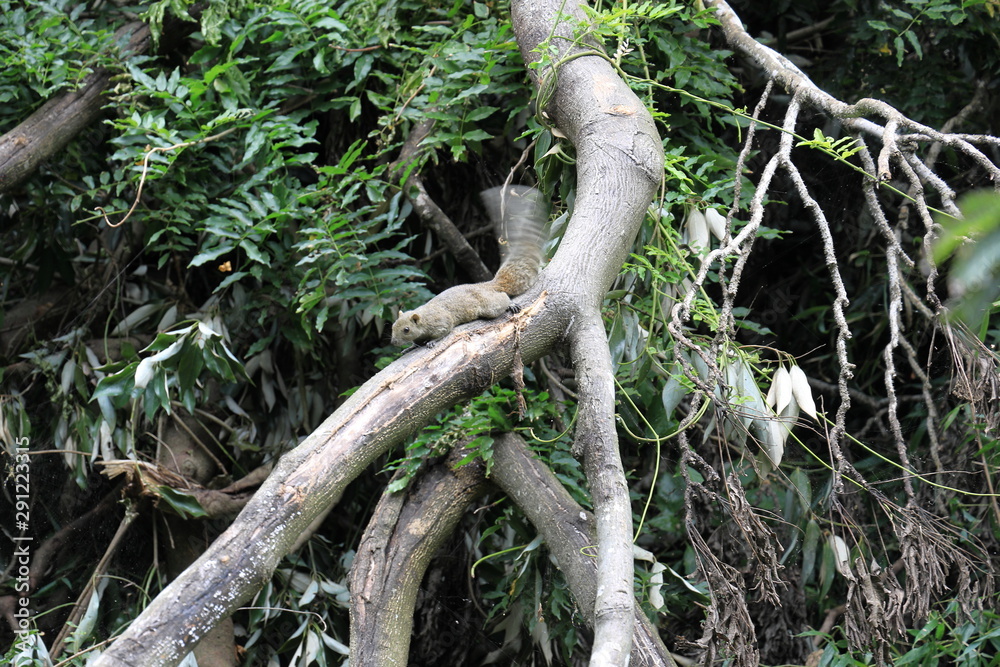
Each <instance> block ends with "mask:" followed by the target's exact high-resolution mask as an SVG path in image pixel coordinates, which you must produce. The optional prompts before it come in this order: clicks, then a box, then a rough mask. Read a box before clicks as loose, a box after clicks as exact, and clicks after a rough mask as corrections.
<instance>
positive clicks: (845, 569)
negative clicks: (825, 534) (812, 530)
mask: <svg viewBox="0 0 1000 667" xmlns="http://www.w3.org/2000/svg"><path fill="white" fill-rule="evenodd" d="M829 544H830V549H831V550H832V551H833V564H834V566H835V567H836V568H837V572H840V573H841V574H842V575H844V576H845V577H847V576H850V572H851V550H850V549H848V548H847V542H845V541H844V538H842V537H841V536H840V535H830V539H829Z"/></svg>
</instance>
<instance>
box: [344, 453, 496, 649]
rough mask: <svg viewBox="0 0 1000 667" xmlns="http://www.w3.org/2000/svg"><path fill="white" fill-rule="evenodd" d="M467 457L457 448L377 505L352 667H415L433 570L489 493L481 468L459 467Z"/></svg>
mask: <svg viewBox="0 0 1000 667" xmlns="http://www.w3.org/2000/svg"><path fill="white" fill-rule="evenodd" d="M468 453H469V452H468V450H466V449H465V448H463V447H456V448H455V449H454V450H452V452H451V454H449V455H448V457H447V459H446V461H445V463H444V464H443V465H436V466H433V467H432V468H430V469H429V470H427V471H426V472H425V473H424V474H423V475H421V476H420V477H419V478H418V479H417V481H416V482H415V483H414V484H413V485H412V488H409V489H407V490H405V491H400V492H398V493H385V494H383V495H382V499H381V500H379V503H378V506H377V507H376V508H375V513H374V515H373V516H372V519H371V521H370V522H369V523H368V527H367V528H366V529H365V534H364V536H363V537H362V538H361V544H360V545H359V546H358V551H357V555H356V556H355V558H354V565H353V566H352V567H351V583H350V588H351V665H353V666H354V667H391V666H394V665H399V666H400V667H405V666H406V665H407V664H409V663H408V657H409V648H410V634H411V632H412V630H413V609H414V605H415V604H416V600H417V592H418V591H419V589H420V583H421V581H422V580H423V578H424V573H425V572H426V571H427V566H428V564H429V563H430V561H431V558H432V557H433V556H434V553H435V552H436V551H437V550H438V548H439V547H440V546H441V545H442V544H444V541H445V540H446V539H447V538H448V537H449V536H450V535H451V534H452V533H453V532H454V530H455V527H456V526H457V525H458V522H459V520H460V519H461V518H462V516H463V515H464V514H465V510H466V508H467V507H468V505H469V503H470V502H472V501H473V500H474V499H475V498H476V497H478V496H479V495H480V494H481V493H482V492H483V490H484V489H485V487H486V486H487V484H486V477H485V475H484V472H485V471H484V468H485V466H484V465H483V463H482V461H474V462H472V463H469V464H468V465H464V466H461V467H457V468H456V467H455V466H456V465H457V464H458V462H459V461H461V460H462V458H464V457H465V456H466V455H467V454H468Z"/></svg>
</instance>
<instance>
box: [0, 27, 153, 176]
mask: <svg viewBox="0 0 1000 667" xmlns="http://www.w3.org/2000/svg"><path fill="white" fill-rule="evenodd" d="M115 38H116V39H117V40H119V41H122V40H127V42H126V43H125V45H124V46H123V51H124V52H126V53H129V54H137V53H142V52H144V51H145V50H146V48H147V47H148V46H149V27H148V26H147V25H146V24H145V23H142V22H140V21H134V22H132V23H129V24H128V25H126V26H125V27H123V28H121V29H120V30H118V32H117V33H115ZM111 77H112V72H111V71H110V70H107V69H105V68H103V67H102V68H100V69H98V70H95V71H94V72H93V73H92V74H90V76H88V77H87V78H86V79H84V81H83V85H82V86H81V87H80V89H79V90H74V91H72V92H68V93H62V94H60V95H57V96H55V97H53V98H52V99H51V100H49V101H48V102H46V103H45V104H43V105H42V107H41V108H40V109H38V111H36V112H35V113H33V114H31V116H29V117H28V119H27V120H25V121H24V122H23V123H21V124H20V125H18V126H17V127H15V128H14V129H13V130H11V131H10V132H8V133H7V134H5V135H3V136H2V137H0V193H2V192H7V191H8V190H10V189H11V188H13V187H15V186H17V185H18V184H19V183H21V182H22V181H23V180H24V179H25V178H27V177H28V176H30V175H31V174H32V173H33V172H34V171H35V169H37V168H38V165H40V164H41V163H42V162H44V161H46V160H48V159H49V158H50V157H52V156H53V155H55V154H56V153H57V152H59V151H60V150H61V149H62V148H63V146H65V145H66V144H68V143H69V142H70V140H71V139H73V137H75V136H76V135H77V133H79V132H80V130H82V129H83V128H85V127H88V126H89V125H91V124H93V123H94V121H96V120H97V119H98V117H99V116H100V114H101V107H103V106H104V103H105V99H104V91H105V90H107V89H108V87H109V85H110V83H111Z"/></svg>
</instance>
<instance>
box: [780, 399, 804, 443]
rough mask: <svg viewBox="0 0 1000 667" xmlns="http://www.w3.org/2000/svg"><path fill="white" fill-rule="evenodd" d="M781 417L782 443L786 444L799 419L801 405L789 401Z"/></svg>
mask: <svg viewBox="0 0 1000 667" xmlns="http://www.w3.org/2000/svg"><path fill="white" fill-rule="evenodd" d="M779 417H780V418H781V419H780V421H781V442H782V444H784V442H785V441H786V440H788V435H789V434H790V433H791V432H792V428H793V427H794V426H795V422H796V421H797V420H798V418H799V404H798V403H796V402H795V401H789V402H788V405H786V406H785V409H784V410H782V411H781V414H780V415H779Z"/></svg>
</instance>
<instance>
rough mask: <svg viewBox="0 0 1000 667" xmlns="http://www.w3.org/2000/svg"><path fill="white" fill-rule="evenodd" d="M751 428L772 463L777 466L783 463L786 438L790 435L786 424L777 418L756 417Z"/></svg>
mask: <svg viewBox="0 0 1000 667" xmlns="http://www.w3.org/2000/svg"><path fill="white" fill-rule="evenodd" d="M750 429H751V430H752V431H753V434H754V436H755V437H756V438H757V442H758V443H759V444H760V446H761V449H763V450H764V453H765V454H767V458H768V459H770V461H771V464H772V465H773V466H774V467H775V468H777V467H778V466H779V465H781V457H782V456H784V454H785V438H786V437H788V431H787V430H786V429H785V426H784V424H782V423H781V422H780V421H778V419H776V418H770V419H754V420H753V422H752V423H751V424H750Z"/></svg>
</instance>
